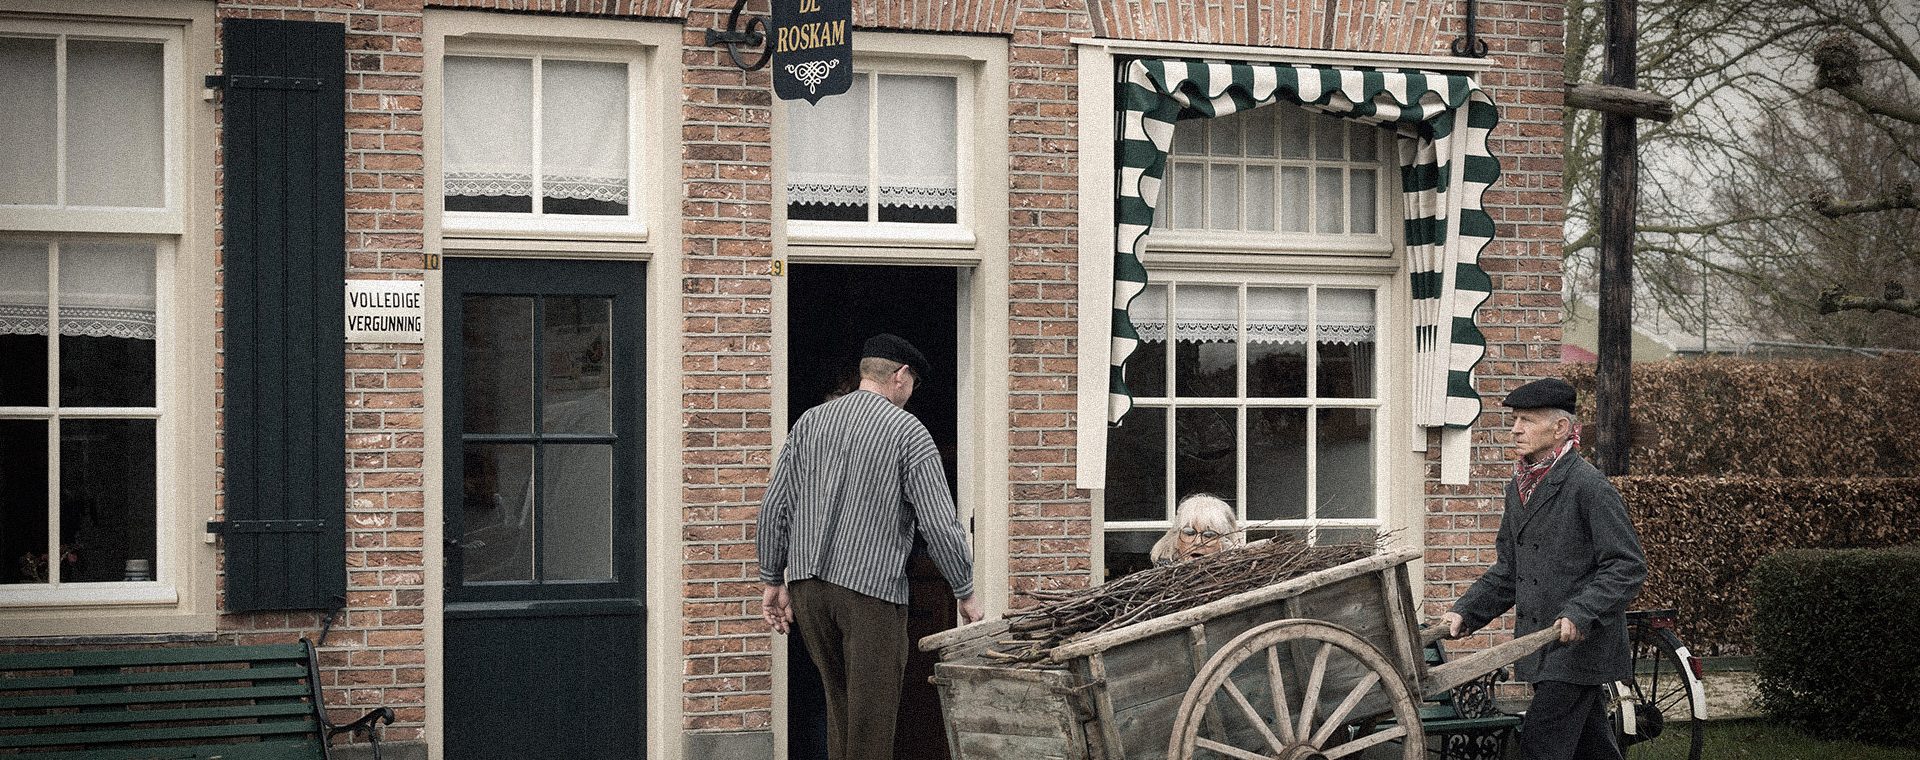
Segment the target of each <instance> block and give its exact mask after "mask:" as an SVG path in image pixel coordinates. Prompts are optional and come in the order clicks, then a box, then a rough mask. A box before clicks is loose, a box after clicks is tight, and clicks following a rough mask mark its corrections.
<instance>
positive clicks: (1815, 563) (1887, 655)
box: [1753, 546, 1920, 746]
mask: <svg viewBox="0 0 1920 760" xmlns="http://www.w3.org/2000/svg"><path fill="white" fill-rule="evenodd" d="M1753 596H1754V608H1755V610H1754V611H1755V616H1754V620H1753V635H1754V640H1755V643H1756V644H1757V645H1758V648H1759V654H1758V657H1757V660H1756V663H1755V664H1756V666H1757V670H1758V672H1759V676H1760V706H1761V708H1762V709H1764V710H1766V711H1767V713H1768V714H1769V715H1771V716H1773V718H1774V719H1776V720H1779V721H1782V722H1785V723H1788V724H1790V725H1792V726H1794V727H1795V728H1798V729H1800V730H1802V731H1805V732H1807V733H1809V734H1812V735H1814V736H1817V737H1820V738H1824V739H1851V740H1855V741H1865V742H1874V743H1880V744H1893V745H1902V746H1920V688H1916V686H1920V684H1916V683H1915V679H1916V677H1920V546H1910V547H1903V548H1898V549H1878V550H1852V551H1790V552H1781V553H1778V554H1775V555H1773V556H1770V557H1768V558H1766V559H1765V560H1763V561H1762V562H1761V563H1760V564H1759V566H1758V567H1755V568H1754V571H1753Z"/></svg>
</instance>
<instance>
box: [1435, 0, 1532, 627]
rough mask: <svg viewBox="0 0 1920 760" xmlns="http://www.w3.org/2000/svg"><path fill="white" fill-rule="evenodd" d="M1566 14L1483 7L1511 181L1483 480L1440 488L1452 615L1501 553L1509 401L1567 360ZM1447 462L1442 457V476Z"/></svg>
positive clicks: (1497, 265)
mask: <svg viewBox="0 0 1920 760" xmlns="http://www.w3.org/2000/svg"><path fill="white" fill-rule="evenodd" d="M1564 13H1565V6H1564V4H1562V3H1560V2H1553V1H1551V0H1548V1H1546V2H1526V1H1524V0H1491V1H1483V2H1481V3H1480V5H1479V15H1480V29H1479V34H1478V36H1479V37H1480V38H1481V39H1483V40H1486V42H1487V46H1488V49H1489V50H1488V56H1489V57H1490V58H1492V59H1493V60H1494V61H1496V62H1498V66H1497V67H1496V68H1494V69H1493V70H1492V71H1489V72H1487V73H1485V74H1482V75H1481V76H1480V83H1481V84H1482V85H1484V86H1486V87H1487V88H1488V89H1490V90H1491V91H1492V92H1493V95H1494V101H1495V102H1496V103H1497V104H1498V105H1499V106H1500V127H1499V128H1498V129H1497V130H1495V131H1494V133H1493V135H1492V137H1491V139H1490V140H1489V142H1488V147H1489V148H1490V149H1491V150H1492V151H1493V154H1494V155H1495V156H1497V157H1499V158H1500V165H1501V177H1500V182H1499V183H1497V184H1495V185H1494V186H1493V188H1492V189H1490V190H1489V191H1488V192H1487V195H1486V198H1485V201H1486V209H1487V212H1488V213H1490V214H1492V215H1493V219H1494V224H1495V237H1494V241H1493V243H1492V244H1491V245H1489V246H1488V247H1487V249H1486V250H1485V251H1483V252H1482V253H1481V254H1480V267H1481V268H1482V269H1485V270H1486V271H1487V274H1488V275H1489V276H1490V277H1491V278H1492V279H1493V288H1494V290H1493V295H1492V297H1490V298H1488V299H1487V302H1486V303H1485V304H1484V305H1483V306H1481V308H1480V320H1479V321H1480V325H1481V328H1480V329H1481V331H1482V332H1484V333H1485V334H1486V338H1487V353H1486V357H1485V358H1484V359H1483V360H1482V361H1481V363H1480V366H1479V367H1478V370H1477V374H1476V379H1477V382H1478V387H1479V390H1480V394H1481V397H1482V399H1483V403H1484V411H1483V413H1482V414H1481V417H1480V421H1479V424H1477V425H1476V426H1475V427H1474V431H1473V466H1472V477H1473V483H1472V484H1471V485H1470V486H1438V485H1430V486H1429V487H1428V494H1429V498H1428V504H1427V506H1428V508H1427V515H1428V516H1427V556H1426V575H1427V599H1428V601H1427V608H1426V610H1425V612H1426V613H1427V615H1428V617H1438V616H1439V615H1440V614H1442V613H1444V612H1445V611H1446V609H1447V607H1448V606H1449V605H1450V604H1451V603H1452V600H1454V599H1457V598H1459V596H1460V594H1462V593H1464V592H1465V591H1466V589H1467V586H1468V585H1470V584H1471V583H1472V582H1473V580H1474V579H1475V578H1478V577H1479V576H1480V573H1481V571H1483V570H1484V569H1485V568H1486V567H1487V566H1488V565H1491V564H1492V563H1493V558H1494V556H1493V555H1494V551H1493V544H1494V536H1495V534H1496V533H1497V532H1498V529H1499V525H1500V512H1501V509H1502V507H1503V504H1502V502H1501V493H1502V489H1503V487H1504V484H1505V481H1506V480H1507V479H1508V478H1510V477H1511V476H1512V475H1513V469H1512V464H1511V462H1512V455H1511V453H1510V452H1509V450H1508V449H1507V448H1506V446H1505V441H1506V440H1507V438H1506V432H1505V431H1506V429H1507V426H1509V425H1511V424H1512V417H1511V415H1510V414H1509V413H1508V412H1507V410H1506V409H1504V408H1503V407H1501V406H1500V405H1499V404H1500V399H1501V398H1503V397H1505V395H1506V392H1507V391H1508V390H1510V389H1512V388H1514V387H1516V386H1518V385H1520V384H1522V383H1524V382H1527V381H1529V380H1532V379H1535V378H1538V377H1541V376H1543V375H1549V374H1553V373H1555V372H1556V371H1557V369H1558V367H1557V365H1558V364H1559V361H1560V317H1561V310H1562V303H1561V295H1560V278H1561V262H1560V258H1561V254H1560V246H1561V239H1562V234H1563V233H1562V226H1561V223H1562V221H1563V219H1564V218H1565V197H1564V194H1563V191H1562V189H1561V185H1560V170H1561V164H1562V156H1563V154H1564V151H1565V147H1566V146H1565V140H1564V134H1563V130H1562V126H1561V115H1562V113H1563V110H1562V108H1561V100H1562V94H1561V93H1562V90H1561V83H1562V71H1563V69H1562V49H1563V42H1562V35H1561V28H1562V22H1563V19H1564ZM1445 22H1446V23H1445V24H1444V25H1443V27H1442V29H1443V33H1442V35H1441V36H1440V37H1439V38H1437V39H1435V40H1434V43H1435V44H1434V48H1433V50H1434V51H1435V53H1436V54H1440V53H1444V52H1445V50H1446V45H1447V43H1448V42H1450V41H1451V40H1453V39H1454V38H1456V37H1458V36H1459V35H1460V34H1461V33H1462V29H1463V22H1464V19H1463V18H1461V17H1458V16H1454V17H1449V18H1447V19H1446V20H1445ZM1430 451H1437V449H1430ZM1437 467H1438V464H1437V460H1436V461H1435V462H1433V463H1432V466H1431V467H1430V468H1429V472H1430V475H1431V474H1434V473H1437V472H1438V469H1437ZM1505 626H1506V624H1505V623H1495V624H1494V625H1493V626H1490V627H1489V628H1490V629H1501V630H1504V628H1505ZM1493 638H1494V636H1493V635H1492V634H1491V632H1490V633H1489V634H1482V635H1480V636H1476V637H1474V638H1472V639H1469V640H1467V641H1465V642H1463V647H1464V648H1478V647H1480V646H1485V645H1487V644H1490V643H1493Z"/></svg>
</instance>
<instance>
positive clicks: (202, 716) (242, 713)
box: [0, 702, 313, 746]
mask: <svg viewBox="0 0 1920 760" xmlns="http://www.w3.org/2000/svg"><path fill="white" fill-rule="evenodd" d="M302 713H306V714H309V715H310V714H312V713H313V706H312V705H309V704H307V703H305V702H281V703H269V704H260V705H238V706H233V707H194V708H187V709H180V710H109V711H105V712H83V713H54V714H51V715H7V716H0V729H8V728H46V727H49V726H76V727H77V726H104V725H113V724H117V723H171V722H175V721H188V720H230V719H234V718H264V717H273V716H278V715H299V714H302ZM139 730H140V731H143V732H148V731H149V729H139ZM158 730H160V729H152V731H158ZM6 738H8V739H11V738H13V737H6ZM0 746H6V745H5V744H0Z"/></svg>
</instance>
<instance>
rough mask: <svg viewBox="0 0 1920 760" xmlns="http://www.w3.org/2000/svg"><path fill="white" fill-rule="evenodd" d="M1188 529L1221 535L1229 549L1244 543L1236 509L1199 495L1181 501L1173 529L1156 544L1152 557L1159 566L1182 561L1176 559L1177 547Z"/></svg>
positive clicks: (1169, 529)
mask: <svg viewBox="0 0 1920 760" xmlns="http://www.w3.org/2000/svg"><path fill="white" fill-rule="evenodd" d="M1185 528H1192V529H1194V530H1196V531H1208V530H1210V531H1213V532H1215V533H1219V534H1220V538H1219V541H1220V545H1221V546H1222V547H1225V548H1228V549H1231V548H1234V547H1236V546H1239V545H1241V544H1242V543H1243V542H1244V536H1242V535H1241V533H1240V526H1239V518H1238V517H1237V516H1235V515H1234V513H1233V506H1232V505H1230V504H1228V503H1227V502H1226V501H1224V500H1222V499H1221V498H1220V497H1218V496H1215V495H1213V494H1210V493H1196V494H1192V495H1189V496H1188V497H1187V498H1184V499H1181V500H1180V505H1179V506H1178V507H1175V508H1174V510H1173V527H1171V528H1168V529H1167V533H1166V535H1164V536H1161V537H1160V540H1159V541H1156V542H1154V544H1153V551H1152V553H1151V554H1150V555H1149V556H1151V557H1152V559H1153V561H1154V563H1155V564H1161V563H1164V562H1168V561H1175V562H1177V561H1179V560H1181V559H1182V558H1181V557H1176V556H1174V545H1175V542H1176V541H1178V540H1179V538H1180V531H1181V530H1183V529H1185Z"/></svg>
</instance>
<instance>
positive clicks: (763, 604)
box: [760, 585, 793, 633]
mask: <svg viewBox="0 0 1920 760" xmlns="http://www.w3.org/2000/svg"><path fill="white" fill-rule="evenodd" d="M760 617H761V619H763V620H766V621H767V625H768V626H771V627H772V628H773V630H775V631H778V632H780V633H786V632H787V630H788V629H789V628H791V627H792V626H793V602H792V600H790V599H788V598H787V587H786V586H773V585H769V586H767V587H766V588H763V589H761V590H760Z"/></svg>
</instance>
